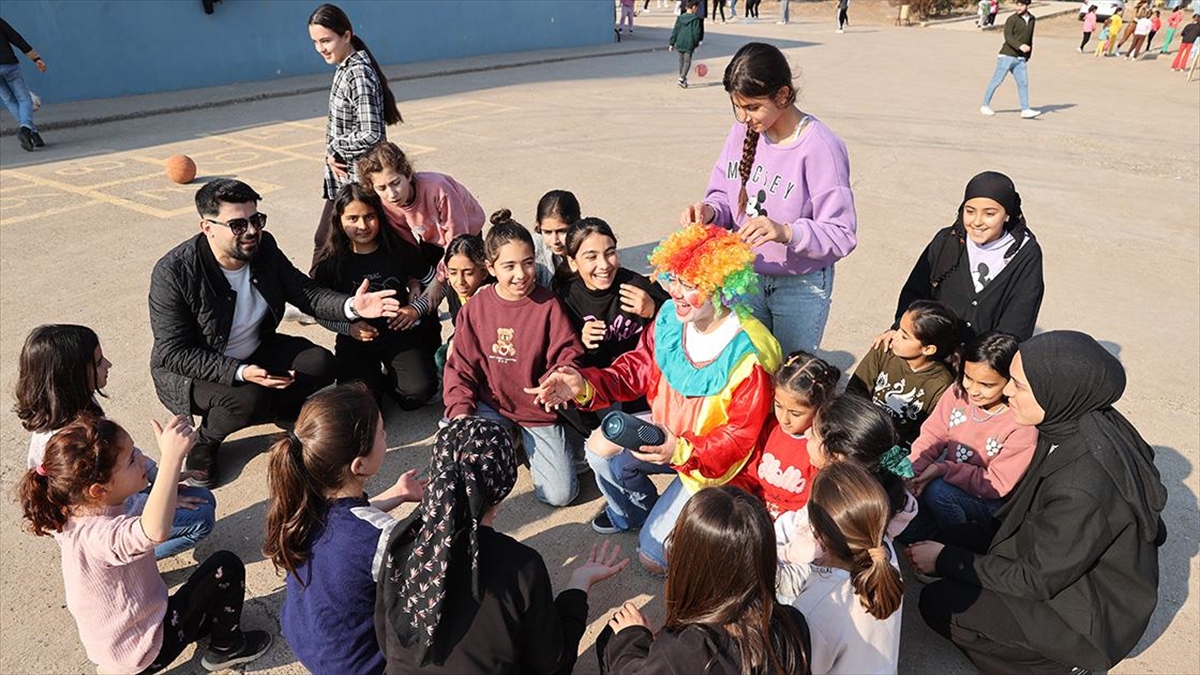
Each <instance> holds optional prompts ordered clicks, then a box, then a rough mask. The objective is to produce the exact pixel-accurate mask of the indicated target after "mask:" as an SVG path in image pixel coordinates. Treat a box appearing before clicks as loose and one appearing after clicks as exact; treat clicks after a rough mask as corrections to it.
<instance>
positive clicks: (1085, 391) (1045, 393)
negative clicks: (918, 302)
mask: <svg viewBox="0 0 1200 675" xmlns="http://www.w3.org/2000/svg"><path fill="white" fill-rule="evenodd" d="M1019 353H1020V356H1021V364H1022V367H1023V368H1024V370H1025V376H1026V377H1027V378H1028V380H1029V386H1030V388H1031V389H1032V390H1033V396H1034V398H1035V399H1037V402H1038V404H1039V405H1040V406H1041V407H1042V409H1043V410H1045V411H1046V417H1045V419H1044V420H1043V421H1042V423H1041V424H1039V425H1038V426H1037V428H1038V432H1039V438H1038V444H1039V445H1040V444H1043V443H1045V444H1047V445H1054V444H1061V443H1063V442H1065V441H1068V440H1070V441H1071V442H1074V443H1083V444H1084V445H1085V447H1086V448H1087V451H1088V452H1090V453H1091V454H1092V455H1093V456H1094V457H1095V458H1096V461H1097V462H1099V464H1100V466H1101V467H1103V468H1104V470H1105V471H1106V472H1107V473H1108V475H1109V477H1110V478H1111V479H1112V482H1113V485H1115V486H1116V487H1117V491H1118V492H1120V494H1121V497H1122V498H1123V499H1124V500H1125V501H1126V502H1127V503H1128V504H1129V506H1130V508H1132V509H1133V512H1134V515H1135V516H1136V517H1137V521H1138V526H1139V527H1140V528H1141V529H1140V531H1141V535H1142V539H1143V540H1145V541H1154V540H1155V539H1156V538H1157V537H1158V536H1159V514H1160V513H1161V512H1162V510H1163V507H1164V506H1165V505H1166V502H1167V489H1166V487H1164V486H1163V484H1162V480H1161V479H1160V477H1159V473H1158V468H1157V467H1155V466H1154V449H1153V448H1151V447H1150V445H1149V444H1147V443H1146V441H1145V440H1143V439H1142V437H1141V435H1140V434H1139V433H1138V431H1137V429H1135V428H1134V427H1133V425H1132V424H1130V423H1129V420H1127V419H1125V416H1124V415H1122V414H1121V413H1119V412H1117V411H1116V410H1115V409H1113V407H1112V404H1113V403H1116V402H1117V400H1118V399H1120V398H1121V394H1122V393H1124V391H1125V369H1124V367H1122V366H1121V362H1120V361H1118V360H1117V358H1116V357H1115V356H1113V355H1112V354H1110V353H1108V351H1106V350H1105V349H1104V347H1101V346H1100V343H1098V342H1096V341H1095V340H1094V339H1093V338H1092V337H1091V336H1090V335H1087V334H1085V333H1079V332H1076V331H1067V330H1060V331H1051V332H1049V333H1043V334H1041V335H1036V336H1034V337H1032V338H1030V339H1029V340H1026V341H1025V342H1022V343H1021V346H1020V349H1019ZM1039 451H1041V449H1040V448H1039Z"/></svg>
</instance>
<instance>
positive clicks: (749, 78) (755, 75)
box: [722, 42, 796, 211]
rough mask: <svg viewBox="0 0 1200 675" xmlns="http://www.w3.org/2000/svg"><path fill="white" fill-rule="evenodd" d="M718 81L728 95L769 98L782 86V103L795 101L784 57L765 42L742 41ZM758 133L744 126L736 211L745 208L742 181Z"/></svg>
mask: <svg viewBox="0 0 1200 675" xmlns="http://www.w3.org/2000/svg"><path fill="white" fill-rule="evenodd" d="M722 84H723V85H724V86H725V92H726V93H727V94H730V95H731V96H732V95H733V94H737V95H738V96H742V97H745V98H770V99H772V100H775V97H776V96H777V95H778V94H779V92H780V91H781V90H783V89H784V88H785V87H786V88H787V92H788V93H787V100H786V102H785V103H784V105H785V106H790V105H792V104H793V103H795V102H796V87H795V85H794V84H792V68H791V66H789V65H788V61H787V57H785V56H784V55H783V52H781V51H779V48H778V47H775V46H774V45H769V44H767V43H765V42H750V43H748V44H746V45H743V46H742V48H741V49H739V50H738V51H737V53H736V54H734V55H733V60H731V61H730V62H729V65H728V66H726V67H725V77H724V79H723V80H722ZM759 136H760V134H759V132H757V131H754V130H753V129H751V128H750V127H749V126H747V127H746V138H745V140H744V141H742V158H741V160H740V161H739V162H738V179H739V180H740V181H741V189H739V190H738V211H745V210H746V201H747V196H746V183H747V182H749V180H750V171H751V170H752V169H753V167H754V155H755V153H756V152H757V150H758V138H759Z"/></svg>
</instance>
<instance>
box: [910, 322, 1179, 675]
mask: <svg viewBox="0 0 1200 675" xmlns="http://www.w3.org/2000/svg"><path fill="white" fill-rule="evenodd" d="M1011 374H1012V379H1011V380H1010V382H1009V384H1008V386H1007V387H1006V389H1005V394H1006V395H1008V397H1009V399H1008V400H1009V406H1010V407H1011V408H1012V412H1013V416H1014V418H1015V419H1016V420H1017V422H1018V423H1020V424H1024V425H1031V426H1037V428H1038V432H1039V439H1038V445H1037V450H1036V451H1035V453H1034V456H1033V460H1032V461H1031V463H1030V465H1029V469H1028V471H1027V472H1026V474H1025V477H1024V478H1023V479H1022V481H1021V483H1020V484H1019V485H1018V487H1017V489H1016V491H1015V492H1014V493H1013V495H1012V498H1011V499H1010V500H1009V502H1008V504H1007V505H1006V507H1005V508H1004V509H1002V510H1001V511H1000V512H999V513H998V514H997V517H998V518H999V520H998V521H993V522H991V523H987V524H981V523H968V524H966V525H962V526H958V527H957V528H950V529H947V530H944V531H943V532H942V534H941V535H939V537H938V539H939V542H918V543H916V544H913V545H912V547H910V548H909V550H908V555H909V558H910V559H911V560H912V562H913V565H914V566H915V567H916V568H917V569H919V570H920V571H922V572H925V573H927V574H937V575H939V576H941V577H944V579H943V580H942V581H938V582H936V583H933V584H930V585H929V586H927V587H926V588H925V589H924V590H923V591H922V592H921V602H920V607H921V616H922V617H924V619H925V622H926V623H927V624H929V626H930V627H931V628H933V629H934V630H935V631H937V632H938V633H940V634H941V635H942V636H943V637H946V638H948V639H950V640H951V641H952V642H954V644H955V646H957V647H958V648H959V649H961V650H962V651H963V652H964V653H965V654H966V655H967V656H968V657H969V658H970V659H971V660H972V661H973V662H974V663H975V665H976V666H978V667H979V668H980V670H982V671H983V672H985V673H990V672H1045V673H1050V672H1064V673H1066V672H1070V671H1071V670H1072V668H1083V669H1088V670H1103V669H1107V668H1110V667H1112V666H1113V665H1114V664H1116V663H1117V662H1119V661H1120V660H1121V659H1123V658H1125V656H1126V655H1128V654H1129V652H1130V650H1132V649H1133V647H1134V645H1136V644H1137V641H1138V640H1139V639H1140V638H1141V636H1142V633H1143V632H1145V630H1146V626H1147V624H1148V623H1149V622H1150V615H1151V614H1152V613H1153V612H1154V606H1155V604H1156V602H1157V600H1158V547H1159V546H1161V545H1162V543H1163V542H1164V541H1165V540H1166V527H1165V525H1164V524H1163V522H1162V519H1161V518H1160V517H1159V514H1160V513H1161V512H1162V509H1163V506H1164V505H1165V504H1166V499H1167V491H1166V488H1165V487H1163V484H1162V481H1161V480H1160V479H1159V473H1158V469H1157V468H1155V466H1154V450H1153V449H1151V447H1150V446H1149V445H1148V444H1147V443H1146V441H1144V440H1142V437H1141V436H1140V435H1139V434H1138V432H1137V430H1136V429H1135V428H1134V427H1133V425H1131V424H1130V423H1129V421H1128V420H1126V419H1125V417H1124V416H1122V415H1121V413H1119V412H1117V411H1116V410H1114V409H1113V407H1112V404H1113V403H1115V402H1116V401H1117V400H1118V399H1119V398H1120V397H1121V393H1122V392H1123V391H1124V390H1125V371H1124V369H1123V368H1122V367H1121V364H1120V362H1119V361H1117V359H1116V357H1114V356H1112V355H1111V354H1109V353H1108V352H1107V351H1105V350H1104V348H1103V347H1101V346H1100V345H1099V344H1098V343H1097V342H1096V341H1095V340H1094V339H1092V338H1091V337H1090V336H1088V335H1085V334H1083V333H1077V332H1073V331H1052V332H1049V333H1044V334H1042V335H1038V336H1037V337H1035V338H1033V339H1031V340H1028V341H1027V342H1024V343H1022V344H1021V347H1020V350H1019V351H1018V353H1017V356H1016V357H1015V358H1014V359H1013V363H1012V368H1011Z"/></svg>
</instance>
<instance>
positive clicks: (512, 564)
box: [375, 417, 629, 674]
mask: <svg viewBox="0 0 1200 675" xmlns="http://www.w3.org/2000/svg"><path fill="white" fill-rule="evenodd" d="M516 477H517V460H516V455H515V452H514V450H513V445H512V440H511V437H510V436H509V435H508V432H507V431H505V430H504V428H503V427H501V426H500V425H499V424H497V423H496V422H493V421H490V420H485V419H482V418H478V417H464V418H461V419H457V420H454V421H453V422H451V423H450V424H449V425H448V426H447V427H445V428H444V429H441V430H440V431H439V432H438V435H437V440H436V441H435V442H434V449H433V457H432V458H431V460H430V466H429V484H428V485H427V486H426V488H425V498H424V499H423V500H422V502H421V506H420V507H419V508H418V509H417V510H416V511H414V512H413V514H412V516H410V517H409V518H408V519H407V520H405V521H404V522H402V523H399V524H398V525H397V526H396V528H395V530H394V531H393V532H392V535H391V538H390V539H389V541H388V545H387V551H386V553H385V554H384V565H385V568H384V570H383V571H382V573H381V574H380V579H379V586H378V595H377V598H376V602H375V628H376V635H377V637H378V640H379V645H380V647H381V648H382V650H383V654H384V656H385V657H386V658H387V668H386V670H385V672H387V673H412V672H421V673H464V674H465V673H494V672H506V673H507V672H521V673H569V672H571V669H572V668H573V667H574V665H575V659H576V656H577V652H578V650H579V640H580V638H581V637H583V632H584V629H585V628H586V626H587V593H588V590H589V589H590V588H591V586H592V584H594V583H596V582H598V581H602V580H604V579H607V578H609V577H611V576H613V575H614V574H616V573H617V572H620V571H621V570H622V569H624V568H625V566H626V565H627V564H628V563H629V559H628V558H625V559H624V560H621V561H620V562H618V561H617V558H618V556H619V555H620V552H621V547H620V546H619V545H618V546H614V547H613V548H612V550H611V551H609V548H608V543H607V542H605V543H604V544H603V545H602V546H600V547H599V549H597V547H596V546H593V547H592V550H591V555H590V556H587V559H586V560H585V561H584V563H583V564H582V565H580V566H579V567H578V568H576V569H575V571H574V572H573V573H572V574H571V581H570V583H569V584H568V586H567V589H566V590H564V591H563V592H562V593H559V594H558V597H557V598H553V597H552V596H551V589H550V576H549V574H548V573H547V571H546V563H545V562H544V561H543V560H542V556H541V555H539V554H538V552H537V551H535V550H533V549H532V548H530V547H528V546H526V545H524V544H522V543H520V542H518V541H516V540H515V539H512V538H511V537H508V536H506V535H503V534H500V533H498V532H496V531H495V530H493V529H492V520H493V519H494V518H495V516H496V510H497V507H498V506H499V504H500V502H501V500H503V499H504V498H505V497H506V496H508V493H509V492H511V491H512V488H513V484H514V483H515V482H516Z"/></svg>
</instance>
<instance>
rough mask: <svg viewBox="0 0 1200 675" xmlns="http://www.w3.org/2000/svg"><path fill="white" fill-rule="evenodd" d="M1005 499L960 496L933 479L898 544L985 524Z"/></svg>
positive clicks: (954, 488)
mask: <svg viewBox="0 0 1200 675" xmlns="http://www.w3.org/2000/svg"><path fill="white" fill-rule="evenodd" d="M1005 501H1007V500H1005V499H984V498H982V497H976V496H974V495H969V494H967V493H966V492H963V491H962V490H961V489H959V488H957V487H955V486H954V485H951V484H950V483H947V482H946V481H944V480H942V479H941V478H934V479H933V480H931V481H929V483H928V484H927V485H926V486H925V490H924V491H923V492H921V497H920V502H921V506H920V510H918V511H917V515H916V517H914V518H913V519H912V522H910V523H909V524H908V527H906V528H904V531H903V532H901V533H900V536H899V537H896V539H897V540H899V541H900V542H901V543H904V544H911V543H913V542H916V541H922V540H928V539H933V538H934V537H935V536H936V535H937V533H938V532H940V531H941V530H943V529H945V528H947V527H950V526H951V525H960V524H962V523H968V522H972V521H974V522H981V523H982V522H987V521H989V520H991V519H992V517H993V516H995V515H996V511H998V510H1000V507H1001V506H1004V502H1005Z"/></svg>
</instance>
